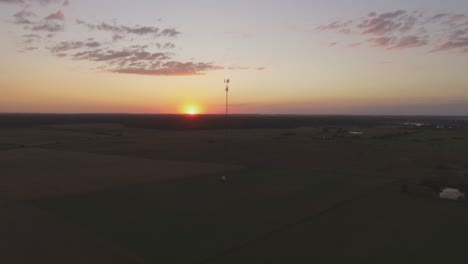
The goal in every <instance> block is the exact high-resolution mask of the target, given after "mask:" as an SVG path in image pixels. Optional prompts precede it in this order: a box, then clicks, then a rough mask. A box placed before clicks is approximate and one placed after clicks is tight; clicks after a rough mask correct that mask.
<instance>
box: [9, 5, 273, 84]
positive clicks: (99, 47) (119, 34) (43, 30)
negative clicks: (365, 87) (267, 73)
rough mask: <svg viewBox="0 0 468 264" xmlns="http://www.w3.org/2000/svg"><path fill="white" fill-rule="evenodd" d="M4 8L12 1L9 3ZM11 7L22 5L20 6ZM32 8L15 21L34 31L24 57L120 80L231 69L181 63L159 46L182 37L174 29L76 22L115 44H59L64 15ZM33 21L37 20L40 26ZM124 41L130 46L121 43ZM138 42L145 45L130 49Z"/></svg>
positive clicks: (169, 45) (171, 45)
mask: <svg viewBox="0 0 468 264" xmlns="http://www.w3.org/2000/svg"><path fill="white" fill-rule="evenodd" d="M0 1H1V0H0ZM2 2H6V1H5V0H3V1H2ZM9 2H11V3H16V1H9ZM20 2H21V3H27V2H36V3H40V4H43V5H45V4H50V3H61V5H62V6H67V5H69V4H70V2H69V1H63V0H61V1H55V0H37V1H33V0H23V1H20ZM28 8H29V6H26V4H25V9H23V10H22V11H20V12H18V13H16V14H14V15H13V18H14V21H13V23H14V24H17V25H22V27H23V30H26V31H29V32H28V33H25V34H23V35H22V43H23V47H21V49H20V50H18V51H19V52H26V51H33V50H38V49H40V48H42V49H45V50H47V51H49V52H50V54H51V55H53V56H55V57H57V58H63V59H69V60H72V61H77V62H78V61H82V62H88V63H89V62H91V63H93V64H95V67H94V68H95V69H98V70H100V71H104V72H111V73H119V74H137V75H152V76H187V75H202V74H205V73H206V72H208V71H214V70H220V69H225V67H222V66H219V65H217V64H216V63H214V62H203V61H195V60H193V59H191V60H190V61H189V62H186V61H183V60H180V59H178V58H177V54H175V53H172V52H168V51H169V50H173V49H175V47H176V44H175V43H173V42H171V41H167V42H163V41H161V42H159V41H158V42H155V41H154V38H158V39H159V38H161V39H164V38H167V39H169V38H175V37H177V36H178V35H180V32H179V31H177V30H176V29H174V28H159V27H154V26H140V25H134V26H131V25H122V24H109V23H100V24H92V23H88V22H86V21H83V20H76V23H77V24H78V25H79V26H82V27H85V28H87V29H89V30H90V31H100V32H107V33H109V38H111V39H112V41H109V40H108V41H105V40H102V36H103V35H105V34H99V35H100V37H99V40H95V39H94V38H93V37H90V36H92V35H90V36H85V38H83V39H84V40H76V41H60V42H57V41H55V40H54V39H52V37H53V36H55V33H57V32H60V31H64V30H65V23H64V21H65V18H66V17H65V14H64V13H63V11H62V10H59V11H57V12H55V13H52V14H50V15H48V16H45V17H43V18H38V17H37V16H36V15H35V14H34V13H33V12H31V11H29V10H28ZM32 18H35V20H34V19H32ZM121 40H125V41H122V42H120V43H118V44H117V43H116V42H118V41H121ZM134 40H135V41H138V42H139V43H142V44H139V45H130V46H128V45H127V46H126V45H124V44H125V43H128V42H130V41H134ZM41 42H42V45H41ZM145 43H146V44H145ZM45 45H47V46H45ZM41 46H42V47H41ZM247 69H249V67H238V66H237V67H235V68H234V67H231V68H230V70H247ZM252 69H255V70H258V71H261V70H264V67H257V68H252Z"/></svg>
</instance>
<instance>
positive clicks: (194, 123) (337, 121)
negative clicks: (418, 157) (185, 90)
mask: <svg viewBox="0 0 468 264" xmlns="http://www.w3.org/2000/svg"><path fill="white" fill-rule="evenodd" d="M408 122H414V123H424V124H427V125H426V126H425V128H426V129H427V128H430V127H436V126H444V127H450V128H467V127H468V119H467V118H461V117H429V116H422V117H421V116H411V117H410V116H344V115H341V116H339V115H329V116H328V115H316V116H314V115H231V116H229V119H226V117H225V116H224V115H197V116H187V115H159V114H0V128H6V127H33V126H47V125H64V124H87V123H113V124H121V125H123V126H126V127H135V128H151V129H172V130H191V129H197V130H200V129H223V128H230V129H255V128H297V127H306V126H313V127H320V126H336V127H352V126H355V127H375V126H382V125H403V124H405V123H408Z"/></svg>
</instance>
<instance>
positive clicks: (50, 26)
mask: <svg viewBox="0 0 468 264" xmlns="http://www.w3.org/2000/svg"><path fill="white" fill-rule="evenodd" d="M63 29H64V27H63V25H61V24H54V23H46V22H43V23H40V24H38V25H36V26H33V27H32V28H31V30H33V31H45V32H50V33H56V32H60V31H63Z"/></svg>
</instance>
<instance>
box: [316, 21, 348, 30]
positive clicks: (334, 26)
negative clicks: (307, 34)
mask: <svg viewBox="0 0 468 264" xmlns="http://www.w3.org/2000/svg"><path fill="white" fill-rule="evenodd" d="M352 23H353V21H352V20H348V21H346V22H342V21H335V22H332V23H330V24H328V25H323V26H319V27H318V28H317V29H318V30H321V31H326V30H333V31H335V30H342V29H345V28H347V27H348V26H350V25H351V24H352Z"/></svg>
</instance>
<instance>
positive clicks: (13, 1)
mask: <svg viewBox="0 0 468 264" xmlns="http://www.w3.org/2000/svg"><path fill="white" fill-rule="evenodd" d="M0 3H5V4H23V3H24V1H23V0H0Z"/></svg>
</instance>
